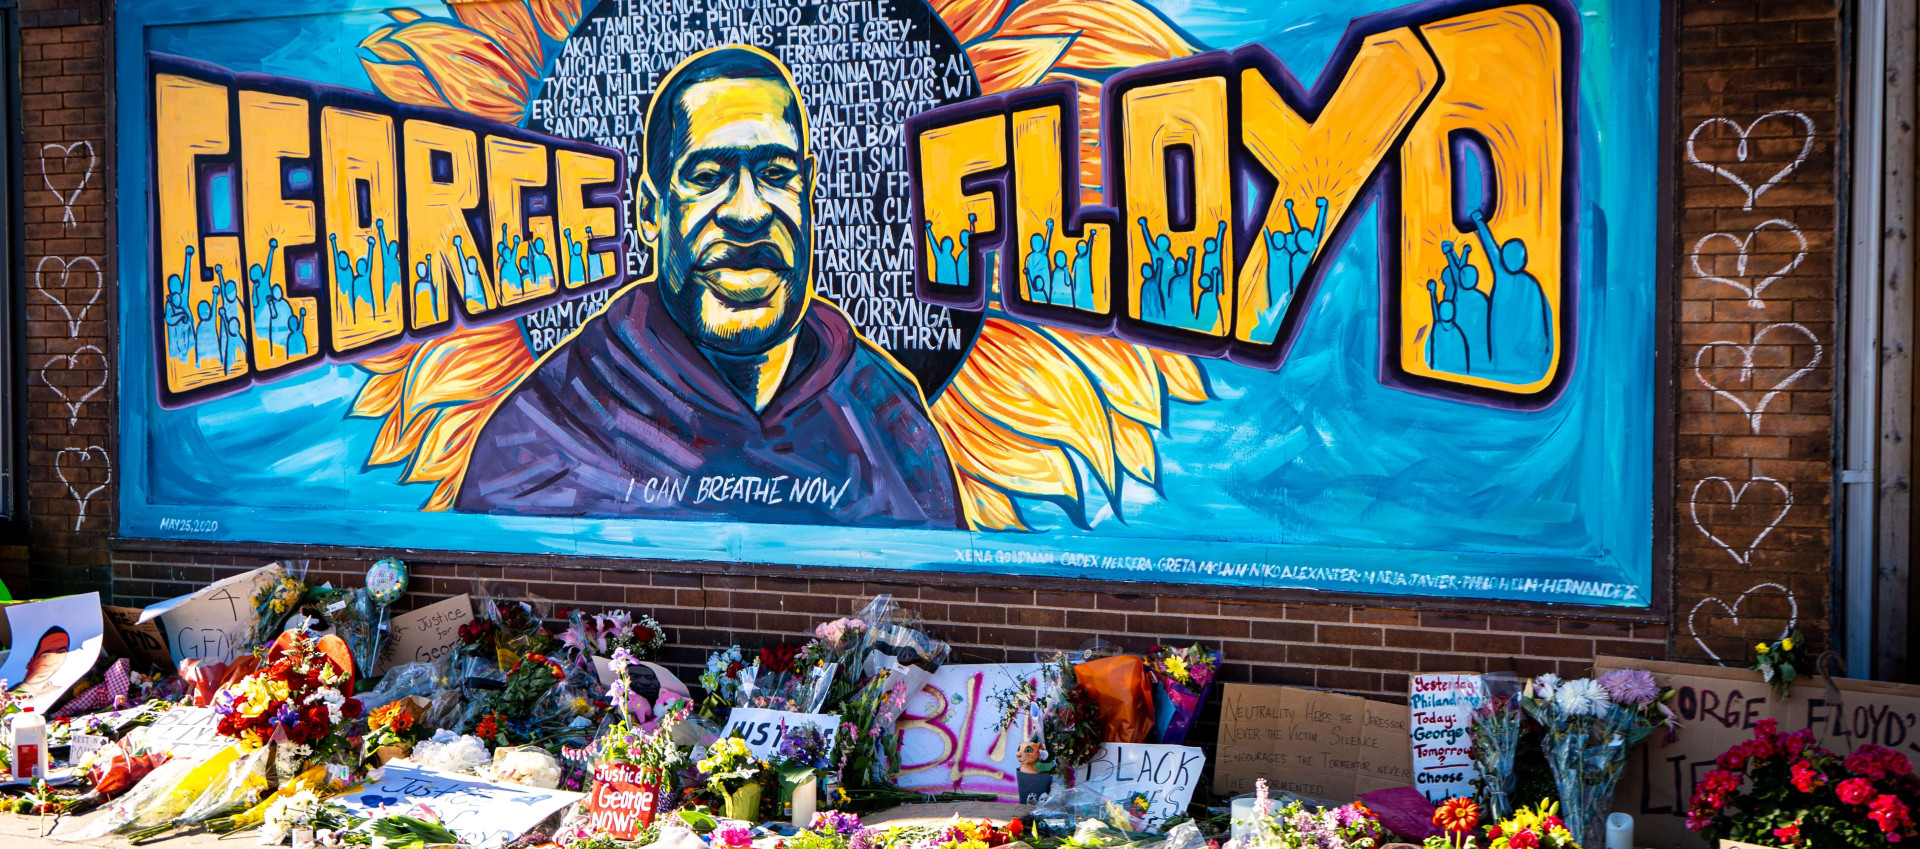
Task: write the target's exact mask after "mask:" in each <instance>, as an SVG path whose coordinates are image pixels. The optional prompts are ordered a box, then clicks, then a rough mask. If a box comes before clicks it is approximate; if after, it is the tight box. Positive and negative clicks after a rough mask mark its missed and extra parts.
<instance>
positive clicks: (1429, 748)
mask: <svg viewBox="0 0 1920 849" xmlns="http://www.w3.org/2000/svg"><path fill="white" fill-rule="evenodd" d="M1408 689H1409V690H1410V692H1409V694H1408V697H1407V709H1408V710H1409V711H1410V712H1411V715H1412V719H1413V730H1412V732H1411V735H1410V736H1412V737H1413V786H1414V788H1415V789H1418V790H1419V791H1420V795H1422V796H1425V797H1427V801H1429V802H1432V803H1434V804H1436V805H1438V804H1440V803H1441V802H1444V801H1446V800H1447V799H1449V798H1452V797H1454V796H1472V795H1473V793H1474V790H1473V782H1474V780H1475V779H1477V778H1479V777H1480V770H1479V769H1478V768H1476V767H1475V766H1474V765H1473V740H1472V737H1471V734H1470V733H1469V732H1470V731H1471V730H1472V727H1473V711H1474V709H1475V708H1477V707H1479V706H1480V700H1481V699H1483V698H1485V696H1484V693H1485V685H1484V684H1482V683H1481V680H1480V676H1478V675H1474V674H1470V673H1451V672H1447V673H1435V674H1427V675H1415V676H1413V678H1412V679H1411V681H1410V682H1409V683H1408Z"/></svg>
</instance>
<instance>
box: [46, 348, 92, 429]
mask: <svg viewBox="0 0 1920 849" xmlns="http://www.w3.org/2000/svg"><path fill="white" fill-rule="evenodd" d="M89 355H91V356H94V357H98V358H99V360H100V382H99V383H96V384H93V385H92V386H89V387H88V388H87V391H86V394H83V395H80V396H78V397H76V396H73V395H69V394H67V390H66V389H65V388H63V387H62V386H61V385H60V384H59V383H56V382H54V380H53V378H52V377H50V376H48V374H47V372H48V370H50V369H53V368H54V367H55V366H56V365H57V366H58V367H59V369H58V370H60V371H78V370H80V369H81V368H82V366H81V364H80V358H81V357H85V356H89ZM40 382H41V383H44V384H46V385H47V388H48V389H51V390H53V394H55V395H58V396H60V402H61V403H63V404H66V405H67V414H68V415H67V427H73V426H74V425H75V424H77V423H79V421H80V405H82V404H85V403H87V402H88V401H90V400H92V399H93V396H95V395H98V394H100V393H101V392H102V391H104V390H105V389H106V388H107V355H106V354H103V353H101V352H100V349H99V348H95V347H94V346H92V345H81V346H80V347H79V348H77V349H75V350H74V352H73V353H71V354H55V355H53V356H52V357H51V358H49V359H48V360H47V361H46V363H45V364H43V365H41V366H40Z"/></svg>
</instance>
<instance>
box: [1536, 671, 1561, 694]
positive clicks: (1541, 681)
mask: <svg viewBox="0 0 1920 849" xmlns="http://www.w3.org/2000/svg"><path fill="white" fill-rule="evenodd" d="M1559 688H1560V676H1558V675H1555V674H1553V673H1551V672H1549V673H1547V674H1545V675H1542V676H1540V677H1538V678H1535V679H1533V695H1534V696H1535V697H1536V698H1541V699H1551V698H1553V693H1554V691H1555V690H1558V689H1559Z"/></svg>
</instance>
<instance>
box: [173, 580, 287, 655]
mask: <svg viewBox="0 0 1920 849" xmlns="http://www.w3.org/2000/svg"><path fill="white" fill-rule="evenodd" d="M286 572H287V570H286V567H284V566H281V565H280V564H278V563H273V564H269V565H266V566H262V567H260V568H258V569H255V570H253V571H251V572H245V573H242V574H239V575H235V576H233V577H231V578H228V579H226V580H223V581H217V582H215V583H212V584H209V585H207V586H206V587H205V588H204V589H201V590H199V591H197V592H193V593H190V594H188V595H183V596H180V597H179V598H171V599H167V600H166V601H162V602H159V603H156V604H154V605H151V606H149V607H148V608H147V609H146V612H145V613H142V614H140V621H139V623H136V624H145V623H147V622H151V621H153V620H154V619H156V618H157V619H159V620H160V629H161V631H163V632H165V634H166V635H167V649H168V651H169V652H171V654H172V655H173V662H174V663H175V664H178V663H179V662H180V661H182V660H186V659H187V658H199V659H200V661H201V662H202V663H232V662H233V659H234V658H236V657H238V656H240V653H241V652H243V651H245V650H246V649H247V640H248V639H249V638H250V637H252V636H253V628H254V625H255V624H257V623H258V622H259V620H260V617H259V615H258V613H259V611H258V610H256V609H255V608H254V606H253V600H254V598H255V597H257V596H258V595H259V593H260V590H262V589H264V588H265V587H266V586H267V585H268V584H270V583H272V582H274V581H277V580H279V579H280V576H282V575H284V574H286Z"/></svg>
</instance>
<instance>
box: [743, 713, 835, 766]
mask: <svg viewBox="0 0 1920 849" xmlns="http://www.w3.org/2000/svg"><path fill="white" fill-rule="evenodd" d="M802 725H811V726H813V727H815V728H818V729H820V734H821V736H822V737H824V738H826V740H827V752H828V753H829V754H831V753H832V752H833V743H834V741H835V740H837V739H838V735H839V733H840V717H838V716H835V715H833V714H825V713H788V712H787V711H783V710H767V709H765V708H734V709H733V712H732V713H729V714H727V727H726V728H725V729H723V730H721V732H720V736H722V737H733V736H736V735H737V736H739V737H740V738H741V739H743V740H745V741H746V743H747V748H748V749H750V750H752V752H753V754H754V756H755V757H759V758H772V757H774V756H775V755H778V754H780V740H781V738H783V737H785V736H786V731H787V729H789V728H798V727H800V726H802Z"/></svg>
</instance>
